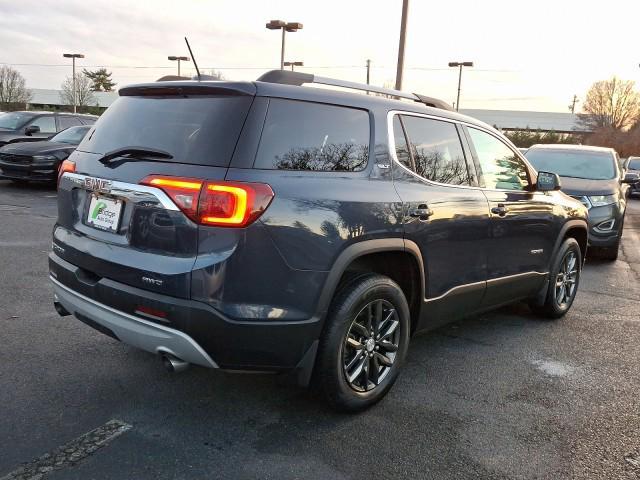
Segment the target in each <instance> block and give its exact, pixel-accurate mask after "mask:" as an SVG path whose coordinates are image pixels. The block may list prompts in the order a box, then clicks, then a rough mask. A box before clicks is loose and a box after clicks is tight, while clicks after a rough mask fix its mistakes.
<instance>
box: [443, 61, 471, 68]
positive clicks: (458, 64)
mask: <svg viewBox="0 0 640 480" xmlns="http://www.w3.org/2000/svg"><path fill="white" fill-rule="evenodd" d="M449 66H450V67H473V62H449Z"/></svg>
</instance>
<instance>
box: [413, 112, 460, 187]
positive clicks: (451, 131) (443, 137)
mask: <svg viewBox="0 0 640 480" xmlns="http://www.w3.org/2000/svg"><path fill="white" fill-rule="evenodd" d="M402 123H403V124H404V128H405V131H406V134H407V138H408V139H409V145H410V151H411V155H412V156H413V163H414V164H415V172H416V173H417V174H418V175H420V176H421V177H423V178H426V179H427V180H431V181H433V182H438V183H447V184H449V185H471V178H470V176H469V170H468V168H467V162H466V160H465V157H464V151H463V150H462V144H461V143H460V136H459V135H458V130H457V129H456V126H455V125H454V124H453V123H450V122H441V121H439V120H432V119H430V118H422V117H413V116H408V115H403V116H402Z"/></svg>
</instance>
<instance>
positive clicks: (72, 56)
mask: <svg viewBox="0 0 640 480" xmlns="http://www.w3.org/2000/svg"><path fill="white" fill-rule="evenodd" d="M62 56H63V57H64V58H84V55H83V54H81V53H63V54H62Z"/></svg>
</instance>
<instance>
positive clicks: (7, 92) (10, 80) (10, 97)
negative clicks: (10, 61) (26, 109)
mask: <svg viewBox="0 0 640 480" xmlns="http://www.w3.org/2000/svg"><path fill="white" fill-rule="evenodd" d="M25 85H26V82H25V79H24V77H23V76H22V75H21V74H20V72H18V71H17V70H15V69H13V68H11V67H8V66H6V65H5V66H2V67H0V103H27V102H28V101H29V100H31V97H32V95H31V92H30V91H29V90H27V87H26V86H25Z"/></svg>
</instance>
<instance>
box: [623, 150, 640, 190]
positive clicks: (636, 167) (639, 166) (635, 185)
mask: <svg viewBox="0 0 640 480" xmlns="http://www.w3.org/2000/svg"><path fill="white" fill-rule="evenodd" d="M626 173H632V174H637V175H640V157H629V158H627V161H626ZM629 195H630V196H631V195H640V181H635V182H634V181H633V177H631V183H630V185H629Z"/></svg>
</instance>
